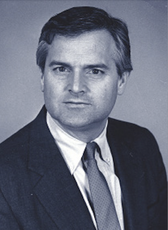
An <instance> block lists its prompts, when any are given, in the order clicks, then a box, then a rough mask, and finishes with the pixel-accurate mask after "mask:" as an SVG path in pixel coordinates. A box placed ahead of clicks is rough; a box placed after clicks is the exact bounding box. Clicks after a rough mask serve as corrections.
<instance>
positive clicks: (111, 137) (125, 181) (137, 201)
mask: <svg viewBox="0 0 168 230" xmlns="http://www.w3.org/2000/svg"><path fill="white" fill-rule="evenodd" d="M117 123H118V121H115V120H113V119H109V125H108V130H107V138H108V143H109V146H110V149H111V153H112V155H113V160H114V168H115V173H116V175H117V176H118V178H119V180H120V185H121V191H122V202H123V211H124V219H125V230H127V229H129V230H135V229H136V230H141V229H147V222H146V220H147V211H146V212H145V211H144V210H146V200H145V184H144V183H145V182H144V175H145V173H144V171H143V169H144V166H143V162H142V159H141V158H140V156H139V154H136V152H135V150H133V149H132V147H131V145H132V141H133V140H132V141H131V140H128V141H127V139H129V137H126V136H124V135H123V136H122V135H121V134H122V133H123V132H124V131H125V130H124V128H123V124H121V125H116V124H117ZM119 123H120V122H119ZM119 129H121V130H120V131H119ZM122 129H123V130H122ZM127 135H128V134H127ZM141 210H143V212H141Z"/></svg>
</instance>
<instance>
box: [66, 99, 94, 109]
mask: <svg viewBox="0 0 168 230" xmlns="http://www.w3.org/2000/svg"><path fill="white" fill-rule="evenodd" d="M64 104H66V105H67V106H70V107H85V106H87V105H90V103H89V102H87V101H76V100H67V101H65V102H64Z"/></svg>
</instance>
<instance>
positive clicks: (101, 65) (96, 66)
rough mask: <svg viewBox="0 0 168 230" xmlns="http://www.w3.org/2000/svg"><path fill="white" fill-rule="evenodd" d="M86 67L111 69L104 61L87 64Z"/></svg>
mask: <svg viewBox="0 0 168 230" xmlns="http://www.w3.org/2000/svg"><path fill="white" fill-rule="evenodd" d="M84 68H85V69H87V68H88V69H94V68H101V69H109V67H108V66H107V65H105V64H102V63H97V64H92V65H85V67H84Z"/></svg>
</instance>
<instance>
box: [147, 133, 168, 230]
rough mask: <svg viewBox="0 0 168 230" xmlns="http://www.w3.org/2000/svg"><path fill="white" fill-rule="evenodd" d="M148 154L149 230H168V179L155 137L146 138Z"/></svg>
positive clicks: (149, 135)
mask: <svg viewBox="0 0 168 230" xmlns="http://www.w3.org/2000/svg"><path fill="white" fill-rule="evenodd" d="M146 147H147V148H148V154H146V155H145V156H144V158H145V165H146V171H147V175H148V176H147V178H146V188H147V194H148V197H147V200H148V201H149V203H148V220H149V229H151V230H161V229H162V230H167V178H166V170H165V166H164V164H163V160H162V156H161V153H160V150H159V147H158V144H157V142H156V140H155V138H154V136H153V135H152V134H151V133H150V132H148V133H147V136H146Z"/></svg>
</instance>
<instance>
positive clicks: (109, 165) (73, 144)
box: [47, 112, 124, 230]
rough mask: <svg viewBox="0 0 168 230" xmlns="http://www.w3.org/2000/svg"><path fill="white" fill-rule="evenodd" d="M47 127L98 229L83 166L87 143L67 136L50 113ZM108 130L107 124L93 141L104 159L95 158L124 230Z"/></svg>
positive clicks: (97, 156) (117, 181) (118, 183)
mask: <svg viewBox="0 0 168 230" xmlns="http://www.w3.org/2000/svg"><path fill="white" fill-rule="evenodd" d="M47 125H48V127H49V130H50V132H51V134H52V136H53V138H54V140H55V142H56V144H57V146H58V147H59V150H60V152H61V154H62V156H63V158H64V160H65V162H66V164H67V166H68V168H69V171H70V173H71V175H73V176H74V178H75V180H76V182H77V185H78V187H79V189H80V192H81V194H82V196H83V198H84V201H85V203H86V205H87V207H88V210H89V212H90V215H91V218H92V220H93V223H94V225H95V227H96V228H97V226H96V220H95V217H94V214H93V210H92V208H91V206H90V202H89V199H90V197H91V196H90V190H89V183H88V178H87V174H86V172H85V170H84V169H83V164H82V160H81V158H82V156H83V153H84V150H85V147H86V143H84V142H82V141H80V140H78V139H76V138H74V137H72V136H71V135H69V134H67V133H66V132H65V131H64V130H62V129H61V128H60V127H59V125H58V124H57V123H56V122H55V121H54V119H53V118H52V117H51V116H50V114H49V113H48V112H47ZM106 129H107V124H106V127H105V129H104V130H103V132H102V133H101V134H100V135H99V137H97V138H96V139H95V140H93V141H94V142H96V143H97V144H98V145H99V147H100V149H101V154H102V159H101V158H100V157H99V155H98V154H96V157H95V158H96V161H97V164H98V167H99V170H100V171H101V172H102V173H103V175H104V177H105V178H106V181H107V184H108V186H109V189H110V192H111V195H112V197H113V200H114V204H115V208H116V212H117V216H118V219H119V222H120V225H121V229H122V230H124V221H123V210H122V202H121V187H120V182H119V179H118V177H117V176H116V175H115V173H114V164H113V158H112V154H111V151H110V148H109V145H108V142H107V138H106Z"/></svg>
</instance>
